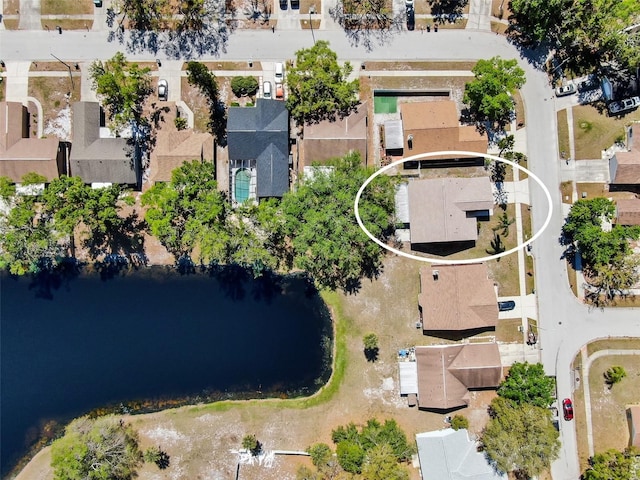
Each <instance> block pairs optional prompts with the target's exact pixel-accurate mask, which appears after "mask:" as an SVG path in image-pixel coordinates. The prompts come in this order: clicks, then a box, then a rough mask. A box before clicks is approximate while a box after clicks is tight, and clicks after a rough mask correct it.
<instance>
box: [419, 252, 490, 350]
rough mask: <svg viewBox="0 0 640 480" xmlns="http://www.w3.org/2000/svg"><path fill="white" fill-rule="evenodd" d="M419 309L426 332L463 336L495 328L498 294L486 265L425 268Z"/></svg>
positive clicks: (421, 272)
mask: <svg viewBox="0 0 640 480" xmlns="http://www.w3.org/2000/svg"><path fill="white" fill-rule="evenodd" d="M418 308H419V310H420V318H421V320H422V330H423V332H424V333H425V335H435V336H443V337H446V338H463V337H468V336H471V335H475V334H476V333H480V332H482V331H486V330H495V328H496V324H497V322H498V297H497V294H496V289H495V286H494V283H493V281H492V280H491V279H490V278H489V270H488V269H487V265H486V264H484V263H473V264H468V265H432V266H428V267H422V268H421V269H420V293H419V294H418Z"/></svg>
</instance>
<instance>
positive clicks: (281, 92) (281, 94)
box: [276, 83, 284, 100]
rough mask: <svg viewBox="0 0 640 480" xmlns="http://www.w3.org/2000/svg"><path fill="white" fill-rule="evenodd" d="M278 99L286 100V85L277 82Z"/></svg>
mask: <svg viewBox="0 0 640 480" xmlns="http://www.w3.org/2000/svg"><path fill="white" fill-rule="evenodd" d="M276 100H284V87H283V86H282V84H281V83H276Z"/></svg>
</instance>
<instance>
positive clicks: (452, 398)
mask: <svg viewBox="0 0 640 480" xmlns="http://www.w3.org/2000/svg"><path fill="white" fill-rule="evenodd" d="M408 363H415V377H412V375H413V374H412V372H411V369H409V368H403V367H402V365H403V364H408ZM399 365H401V367H400V368H401V376H400V392H401V395H411V394H416V395H417V397H418V407H419V408H420V409H426V410H435V411H451V410H454V409H457V408H460V407H465V406H467V405H468V404H469V398H470V395H469V391H470V390H483V389H489V388H497V387H498V385H499V384H500V382H501V381H502V363H501V360H500V350H499V349H498V345H497V344H496V343H469V344H454V345H436V346H419V347H415V362H399ZM403 377H404V378H403ZM403 380H404V383H403Z"/></svg>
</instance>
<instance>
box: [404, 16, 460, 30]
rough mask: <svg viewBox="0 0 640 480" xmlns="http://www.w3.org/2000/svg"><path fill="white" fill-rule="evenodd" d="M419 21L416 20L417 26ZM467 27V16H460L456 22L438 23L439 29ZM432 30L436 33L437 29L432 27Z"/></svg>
mask: <svg viewBox="0 0 640 480" xmlns="http://www.w3.org/2000/svg"><path fill="white" fill-rule="evenodd" d="M418 23H419V22H416V28H418ZM466 27H467V19H466V18H459V19H457V20H456V21H455V22H445V23H438V30H440V29H443V30H450V29H456V28H461V29H465V28H466ZM431 32H432V33H435V30H434V29H433V28H432V29H431Z"/></svg>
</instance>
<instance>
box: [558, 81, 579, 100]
mask: <svg viewBox="0 0 640 480" xmlns="http://www.w3.org/2000/svg"><path fill="white" fill-rule="evenodd" d="M577 91H578V90H577V89H576V86H575V85H574V84H573V83H567V84H566V85H562V86H560V87H558V88H556V97H564V96H567V95H573V94H574V93H576V92H577Z"/></svg>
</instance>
